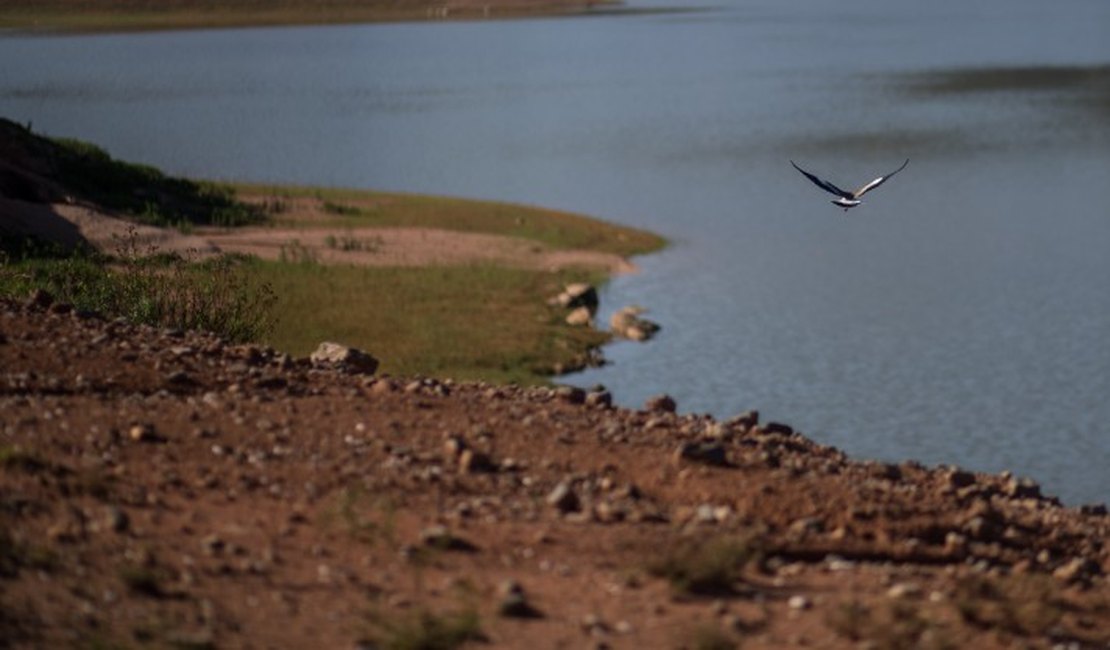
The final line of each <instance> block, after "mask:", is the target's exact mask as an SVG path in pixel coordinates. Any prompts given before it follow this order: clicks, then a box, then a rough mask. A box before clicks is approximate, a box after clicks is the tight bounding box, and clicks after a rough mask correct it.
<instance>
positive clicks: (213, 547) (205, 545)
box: [200, 533, 225, 556]
mask: <svg viewBox="0 0 1110 650" xmlns="http://www.w3.org/2000/svg"><path fill="white" fill-rule="evenodd" d="M224 546H225V544H224V540H222V539H220V536H219V535H216V534H214V533H213V534H212V535H206V536H205V537H204V538H203V539H201V540H200V549H201V550H202V551H203V552H204V554H205V555H209V556H215V555H219V554H220V552H221V551H223V549H224Z"/></svg>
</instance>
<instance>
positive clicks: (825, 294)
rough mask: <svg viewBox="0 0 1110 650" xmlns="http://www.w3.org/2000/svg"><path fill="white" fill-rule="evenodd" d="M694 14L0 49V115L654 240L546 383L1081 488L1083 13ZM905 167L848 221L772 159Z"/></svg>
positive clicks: (154, 155) (1096, 306)
mask: <svg viewBox="0 0 1110 650" xmlns="http://www.w3.org/2000/svg"><path fill="white" fill-rule="evenodd" d="M717 4H720V5H721V6H720V7H719V8H716V9H712V10H704V11H697V12H688V13H681V14H660V15H629V16H625V17H605V18H583V19H565V20H563V19H560V20H548V21H519V22H490V23H452V24H406V25H375V26H365V27H359V26H352V27H328V28H303V29H249V30H227V31H208V32H205V31H201V32H189V33H160V34H139V35H117V36H83V37H37V38H25V37H16V36H7V37H3V38H0V114H4V115H6V116H9V117H11V118H13V119H17V120H20V121H24V122H26V121H31V122H33V124H34V127H35V128H36V129H38V130H42V131H45V132H48V133H51V134H57V135H74V136H79V137H82V138H85V139H90V140H93V141H97V142H99V143H102V144H104V145H105V146H106V147H107V148H108V149H110V150H111V151H112V152H113V153H114V154H117V155H119V156H121V157H126V158H130V159H137V160H142V161H147V162H150V163H153V164H157V165H160V166H162V167H164V168H167V169H169V170H172V171H174V172H182V173H187V174H194V175H200V176H208V177H213V176H214V177H222V178H233V179H245V180H254V181H282V182H297V183H313V184H334V185H347V186H356V187H375V188H388V189H395V190H411V191H421V192H435V193H446V194H455V195H462V196H473V197H481V198H492V199H505V200H513V201H523V202H528V203H537V204H542V205H547V206H551V207H557V208H565V209H571V210H579V211H583V212H587V213H591V214H595V215H600V216H602V217H605V218H608V219H611V220H616V221H621V222H625V223H631V224H635V225H639V226H644V227H648V228H652V229H655V230H657V231H660V232H662V233H664V234H666V235H667V236H669V237H670V238H671V239H672V240H673V241H674V245H673V246H672V247H671V248H670V249H669V250H667V251H666V252H664V253H662V254H660V255H657V256H653V257H650V258H648V259H645V260H641V261H640V264H641V266H642V267H643V272H642V273H640V274H638V275H635V276H630V277H621V278H618V279H617V280H615V281H614V282H613V283H612V284H611V286H609V287H608V288H607V289H606V290H605V291H604V295H603V300H604V302H605V309H606V310H612V309H615V308H617V307H620V306H622V305H624V304H629V303H640V304H643V305H645V306H647V307H648V308H649V309H650V316H651V317H652V318H653V319H655V320H657V321H658V322H660V323H661V324H662V325H663V328H664V329H663V331H662V333H661V335H660V336H659V337H658V338H657V339H656V340H655V341H653V342H652V343H650V344H648V345H635V344H621V345H616V346H613V347H612V348H610V349H609V350H608V352H607V355H608V357H609V358H610V359H611V360H612V361H613V363H612V364H611V365H610V366H608V367H606V368H603V369H600V370H595V371H590V372H588V373H584V374H582V375H579V376H575V377H571V378H570V381H572V382H575V383H579V384H583V385H586V384H594V383H603V384H605V385H607V386H608V387H609V388H610V389H611V390H613V392H614V393H615V395H616V397H617V399H618V401H620V402H622V403H624V404H627V405H638V404H640V403H641V402H642V401H643V399H644V398H646V397H647V396H649V395H652V394H655V393H659V392H667V393H670V394H672V395H673V396H675V397H676V398H677V400H678V402H679V405H680V408H681V409H682V410H684V411H698V412H712V413H714V414H716V415H718V416H727V415H730V414H732V413H735V412H737V411H740V410H745V409H749V408H758V409H760V410H761V411H762V412H763V413H764V414H765V416H767V417H772V418H777V419H783V420H785V421H788V422H790V423H791V424H793V425H795V426H796V427H797V428H799V429H801V430H802V431H804V432H805V433H806V434H808V435H810V436H811V437H813V438H816V439H817V440H819V441H821V442H825V443H829V444H835V445H838V446H840V447H842V448H844V449H845V450H847V451H848V452H850V453H852V454H856V455H862V456H872V457H879V458H885V459H895V460H896V459H903V458H916V459H920V460H922V461H925V462H929V463H938V462H950V463H958V464H961V465H964V466H967V467H970V468H973V469H982V470H994V471H997V470H1002V469H1011V470H1013V471H1014V472H1016V473H1018V474H1020V475H1030V476H1033V477H1036V478H1037V479H1038V480H1040V481H1041V482H1042V483H1043V484H1044V487H1045V490H1046V491H1047V492H1049V493H1053V494H1058V495H1061V496H1062V497H1063V498H1064V499H1065V500H1066V501H1069V502H1073V503H1075V502H1083V501H1105V500H1108V499H1110V469H1108V468H1110V424H1108V423H1110V400H1107V399H1106V396H1107V395H1110V345H1108V344H1107V341H1108V339H1110V209H1108V207H1107V206H1110V182H1108V179H1110V89H1108V88H1110V73H1108V68H1107V65H1108V64H1110V5H1107V3H1105V2H1103V1H1102V0H1065V2H1064V4H1063V5H1060V4H1059V3H1052V4H1046V3H1043V2H1039V1H1034V0H976V1H974V2H963V1H961V2H955V1H947V0H946V1H941V2H932V3H913V4H911V5H904V3H890V2H884V1H880V0H850V1H848V2H837V3H829V2H823V1H820V0H798V1H796V2H781V1H780V0H753V1H751V2H733V3H717ZM924 5H927V6H924ZM906 158H909V159H910V161H911V162H910V165H909V167H908V168H907V169H906V170H905V171H904V172H902V174H900V175H899V176H897V177H896V178H895V179H894V180H892V181H891V182H889V183H887V184H886V185H884V186H883V187H882V188H880V189H879V190H877V191H875V192H874V193H872V194H869V195H868V196H867V197H866V200H865V202H864V204H863V205H862V206H861V207H859V208H856V209H854V210H853V211H851V212H848V213H845V212H843V211H841V210H839V209H837V208H835V207H834V206H832V205H830V204H829V203H828V200H829V199H831V198H832V197H831V196H828V195H825V194H824V193H822V192H821V190H819V189H818V188H816V187H814V186H813V185H811V184H810V183H808V182H807V181H806V180H805V179H804V178H802V177H801V176H800V175H799V174H797V172H795V171H794V170H793V169H792V168H791V167H790V165H789V162H788V160H790V159H793V160H795V161H797V162H798V163H799V164H801V165H802V166H804V167H807V168H809V169H812V170H813V171H815V172H818V173H819V174H821V175H823V176H825V177H827V178H828V179H829V180H831V181H833V182H834V183H837V184H839V185H843V186H850V187H855V186H856V185H858V184H862V183H863V182H865V181H867V180H870V179H871V178H873V177H874V176H876V175H878V174H880V173H883V172H886V171H889V170H891V169H893V168H895V167H896V166H897V165H899V164H900V163H901V162H902V160H904V159H906ZM605 315H606V312H605V311H604V310H603V314H602V316H603V318H604V317H605Z"/></svg>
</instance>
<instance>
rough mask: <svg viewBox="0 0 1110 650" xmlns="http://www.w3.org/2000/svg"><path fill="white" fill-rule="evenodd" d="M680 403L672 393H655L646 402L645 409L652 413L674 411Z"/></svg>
mask: <svg viewBox="0 0 1110 650" xmlns="http://www.w3.org/2000/svg"><path fill="white" fill-rule="evenodd" d="M677 409H678V404H677V403H676V402H675V401H674V398H673V397H671V396H670V395H655V396H654V397H649V398H648V399H647V401H645V402H644V410H645V411H648V412H650V413H674V412H675V410H677Z"/></svg>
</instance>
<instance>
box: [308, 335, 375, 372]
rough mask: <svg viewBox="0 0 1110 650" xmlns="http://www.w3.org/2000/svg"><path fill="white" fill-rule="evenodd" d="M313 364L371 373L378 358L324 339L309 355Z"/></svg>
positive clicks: (344, 370)
mask: <svg viewBox="0 0 1110 650" xmlns="http://www.w3.org/2000/svg"><path fill="white" fill-rule="evenodd" d="M309 359H310V360H311V361H312V365H314V366H323V367H329V368H335V369H337V370H342V371H343V372H349V373H353V374H365V375H372V374H374V371H375V370H377V369H378V360H377V359H375V358H374V357H372V356H370V355H369V354H367V353H365V352H363V351H362V350H359V349H358V348H352V347H349V346H346V345H342V344H340V343H332V342H330V341H325V342H323V343H321V344H320V347H318V348H316V351H315V352H313V353H312V355H311V356H309Z"/></svg>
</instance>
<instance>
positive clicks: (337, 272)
mask: <svg viewBox="0 0 1110 650" xmlns="http://www.w3.org/2000/svg"><path fill="white" fill-rule="evenodd" d="M249 270H250V273H251V274H252V276H253V281H254V282H255V283H256V284H264V285H268V286H271V287H272V288H273V290H274V295H275V296H276V302H275V305H274V311H275V313H277V314H283V315H286V316H285V317H282V318H279V319H278V320H277V322H276V324H275V326H274V329H273V331H272V333H271V334H270V335H269V336H267V337H266V338H265V340H264V341H265V343H267V344H269V345H272V346H273V347H275V348H277V349H279V350H285V351H287V352H289V353H290V354H295V355H307V354H308V353H310V352H311V351H312V350H314V349H315V348H316V346H317V345H319V343H320V341H329V340H330V341H341V342H343V343H345V344H347V345H353V346H355V347H358V348H362V349H364V350H366V351H367V352H369V353H370V354H373V355H375V356H378V357H380V359H381V366H380V368H379V370H380V372H383V373H389V374H392V375H414V374H422V375H428V376H437V377H451V378H453V379H458V380H467V379H481V380H487V381H506V382H508V381H516V382H520V383H527V384H535V383H542V382H544V381H546V377H547V376H548V375H550V374H551V373H552V372H553V370H554V369H555V367H556V366H557V365H559V364H570V363H571V362H573V361H575V360H576V359H580V358H583V357H584V356H585V355H587V354H588V353H589V351H590V350H591V349H593V348H595V347H597V346H599V345H601V344H603V343H605V342H606V341H608V340H609V335H608V334H607V333H604V332H599V331H597V330H592V329H587V328H574V327H570V326H569V325H566V324H565V323H564V322H563V320H562V314H561V313H560V312H559V311H557V310H555V309H553V308H551V307H549V306H548V305H546V304H545V302H544V297H546V296H551V295H555V294H557V293H558V292H559V291H560V290H561V288H562V286H563V285H564V284H565V283H567V282H572V281H592V282H599V281H600V280H601V276H600V275H596V274H587V273H581V272H565V273H555V274H552V273H545V272H538V271H528V270H521V269H508V268H501V267H497V266H490V265H479V266H457V267H428V268H379V267H355V266H324V265H292V264H281V263H280V262H261V261H259V262H254V263H252V264H250V265H249Z"/></svg>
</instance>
